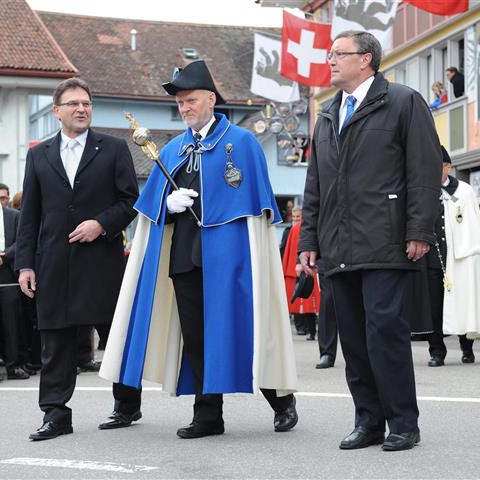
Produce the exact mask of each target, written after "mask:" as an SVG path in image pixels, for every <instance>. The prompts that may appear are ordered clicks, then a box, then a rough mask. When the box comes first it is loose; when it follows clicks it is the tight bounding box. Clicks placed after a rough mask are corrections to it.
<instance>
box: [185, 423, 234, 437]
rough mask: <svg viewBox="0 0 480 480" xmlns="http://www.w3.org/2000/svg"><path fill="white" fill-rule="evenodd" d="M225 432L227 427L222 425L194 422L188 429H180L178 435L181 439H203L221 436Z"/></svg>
mask: <svg viewBox="0 0 480 480" xmlns="http://www.w3.org/2000/svg"><path fill="white" fill-rule="evenodd" d="M224 432H225V426H224V424H223V422H222V423H214V424H208V423H198V422H192V423H191V424H190V425H189V426H188V427H183V428H179V429H178V430H177V435H178V436H179V437H180V438H201V437H208V436H210V435H221V434H222V433H224Z"/></svg>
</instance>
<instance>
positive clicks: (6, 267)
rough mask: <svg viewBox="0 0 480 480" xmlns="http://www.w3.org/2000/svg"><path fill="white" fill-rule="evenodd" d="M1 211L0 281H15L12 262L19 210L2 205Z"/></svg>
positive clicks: (15, 276) (13, 259)
mask: <svg viewBox="0 0 480 480" xmlns="http://www.w3.org/2000/svg"><path fill="white" fill-rule="evenodd" d="M2 213H3V227H4V231H5V251H4V253H5V255H4V256H3V257H2V260H3V264H2V266H1V267H0V283H15V282H16V281H17V275H16V273H15V268H14V264H15V248H16V241H17V228H18V218H19V212H18V211H17V210H14V209H12V208H5V207H2Z"/></svg>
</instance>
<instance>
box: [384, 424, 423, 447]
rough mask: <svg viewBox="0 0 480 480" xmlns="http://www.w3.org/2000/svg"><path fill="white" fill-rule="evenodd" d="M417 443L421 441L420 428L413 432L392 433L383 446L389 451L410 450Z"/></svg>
mask: <svg viewBox="0 0 480 480" xmlns="http://www.w3.org/2000/svg"><path fill="white" fill-rule="evenodd" d="M417 443H420V430H419V429H418V428H417V429H416V430H415V431H413V432H407V433H390V434H389V435H388V437H387V438H386V440H385V441H384V442H383V445H382V448H383V450H385V451H387V452H397V451H399V450H409V449H410V448H413V447H414V446H415V445H416V444H417Z"/></svg>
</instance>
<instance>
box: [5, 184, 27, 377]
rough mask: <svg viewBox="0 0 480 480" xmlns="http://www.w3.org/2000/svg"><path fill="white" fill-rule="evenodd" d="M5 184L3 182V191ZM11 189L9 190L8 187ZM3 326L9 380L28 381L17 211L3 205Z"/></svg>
mask: <svg viewBox="0 0 480 480" xmlns="http://www.w3.org/2000/svg"><path fill="white" fill-rule="evenodd" d="M2 186H6V185H3V184H1V185H0V190H5V189H2V188H1V187H2ZM7 192H8V190H7ZM0 215H2V218H0V329H1V333H2V334H3V335H2V336H1V338H2V339H3V342H2V343H3V345H0V348H1V349H2V351H3V353H4V360H5V366H6V369H7V374H8V378H9V379H10V380H26V379H27V378H29V377H30V376H29V375H28V373H27V372H25V370H24V369H23V368H22V367H21V365H20V359H19V348H18V347H19V332H20V327H21V326H20V315H19V308H20V305H19V303H20V291H19V289H18V286H7V285H12V284H16V283H17V281H18V277H17V274H16V272H15V270H14V268H13V265H14V263H15V245H16V241H17V227H18V212H17V211H16V210H13V209H11V208H7V207H4V206H0Z"/></svg>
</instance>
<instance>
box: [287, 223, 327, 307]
mask: <svg viewBox="0 0 480 480" xmlns="http://www.w3.org/2000/svg"><path fill="white" fill-rule="evenodd" d="M300 224H301V222H297V223H295V225H293V227H292V228H291V230H290V233H289V235H288V239H287V244H286V246H285V253H284V255H283V275H284V278H285V287H286V289H287V298H288V311H289V312H290V313H318V310H319V308H320V289H319V287H318V279H317V276H315V277H314V287H313V292H312V294H311V295H310V297H308V298H297V299H296V300H295V302H294V303H290V300H291V298H292V295H293V289H294V288H295V282H296V279H297V274H296V271H295V265H296V264H297V258H298V254H297V247H298V240H299V238H300Z"/></svg>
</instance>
